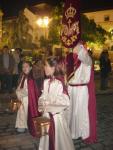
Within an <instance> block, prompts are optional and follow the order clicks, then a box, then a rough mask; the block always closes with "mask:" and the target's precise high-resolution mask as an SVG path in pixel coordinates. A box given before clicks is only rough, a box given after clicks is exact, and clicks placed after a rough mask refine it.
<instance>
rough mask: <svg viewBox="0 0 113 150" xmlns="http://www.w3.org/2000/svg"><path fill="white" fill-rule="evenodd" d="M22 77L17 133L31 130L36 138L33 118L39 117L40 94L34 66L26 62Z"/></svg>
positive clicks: (19, 91)
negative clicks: (34, 76)
mask: <svg viewBox="0 0 113 150" xmlns="http://www.w3.org/2000/svg"><path fill="white" fill-rule="evenodd" d="M22 71H23V73H22V75H21V77H20V82H19V85H18V87H17V90H16V94H17V98H18V100H20V101H21V106H20V108H19V110H18V112H17V118H16V125H15V128H16V129H17V132H20V133H23V132H25V131H26V129H28V130H29V132H30V134H31V135H32V136H34V137H35V136H36V133H35V128H34V124H33V117H37V116H38V115H39V112H38V97H39V92H38V89H37V86H36V83H35V80H34V78H33V74H32V64H31V63H30V62H29V61H24V62H23V64H22Z"/></svg>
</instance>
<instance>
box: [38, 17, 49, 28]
mask: <svg viewBox="0 0 113 150" xmlns="http://www.w3.org/2000/svg"><path fill="white" fill-rule="evenodd" d="M36 23H37V24H38V26H39V27H41V28H48V25H49V18H48V17H43V18H39V19H38V20H37V22H36Z"/></svg>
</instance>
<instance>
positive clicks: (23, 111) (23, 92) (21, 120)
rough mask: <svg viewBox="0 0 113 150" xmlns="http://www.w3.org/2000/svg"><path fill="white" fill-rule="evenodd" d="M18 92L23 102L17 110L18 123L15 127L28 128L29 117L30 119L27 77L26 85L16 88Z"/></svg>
mask: <svg viewBox="0 0 113 150" xmlns="http://www.w3.org/2000/svg"><path fill="white" fill-rule="evenodd" d="M16 94H17V97H18V99H19V100H21V102H22V104H21V106H20V108H19V110H18V112H17V118H16V125H15V128H25V129H27V128H28V126H27V119H28V86H27V79H26V80H25V82H24V87H23V88H22V89H20V87H18V89H17V90H16Z"/></svg>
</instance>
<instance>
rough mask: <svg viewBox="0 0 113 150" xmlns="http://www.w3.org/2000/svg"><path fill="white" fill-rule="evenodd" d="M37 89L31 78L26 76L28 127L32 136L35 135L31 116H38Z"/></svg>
mask: <svg viewBox="0 0 113 150" xmlns="http://www.w3.org/2000/svg"><path fill="white" fill-rule="evenodd" d="M38 97H39V91H38V88H37V86H36V83H35V80H34V79H33V78H28V129H29V132H30V134H31V135H32V136H34V137H35V136H36V132H35V127H34V123H33V118H34V117H37V116H39V112H38Z"/></svg>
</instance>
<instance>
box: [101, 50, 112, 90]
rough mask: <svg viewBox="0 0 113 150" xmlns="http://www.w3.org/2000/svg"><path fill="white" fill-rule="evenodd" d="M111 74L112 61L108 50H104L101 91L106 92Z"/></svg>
mask: <svg viewBox="0 0 113 150" xmlns="http://www.w3.org/2000/svg"><path fill="white" fill-rule="evenodd" d="M110 72H111V61H110V59H109V53H108V51H107V50H103V51H102V53H101V55H100V77H101V83H100V88H101V90H106V89H107V88H108V78H109V74H110Z"/></svg>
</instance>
